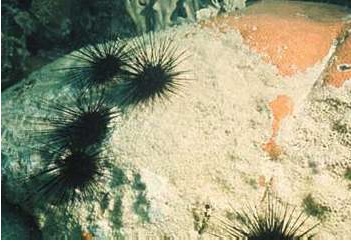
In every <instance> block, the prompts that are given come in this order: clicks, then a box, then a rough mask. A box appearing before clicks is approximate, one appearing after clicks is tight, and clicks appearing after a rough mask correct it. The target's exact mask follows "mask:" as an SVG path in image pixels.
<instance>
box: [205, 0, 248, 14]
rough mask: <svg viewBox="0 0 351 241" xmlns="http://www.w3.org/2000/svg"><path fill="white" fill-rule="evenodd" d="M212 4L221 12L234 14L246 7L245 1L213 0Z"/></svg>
mask: <svg viewBox="0 0 351 241" xmlns="http://www.w3.org/2000/svg"><path fill="white" fill-rule="evenodd" d="M211 3H212V5H213V6H215V7H216V8H217V9H219V11H220V12H232V11H234V10H237V9H239V8H244V7H245V1H242V0H211Z"/></svg>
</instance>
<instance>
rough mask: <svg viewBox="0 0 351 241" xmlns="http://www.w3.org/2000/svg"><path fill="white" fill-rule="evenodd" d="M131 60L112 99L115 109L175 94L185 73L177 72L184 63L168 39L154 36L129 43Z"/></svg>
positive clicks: (151, 34)
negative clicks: (131, 49) (117, 106)
mask: <svg viewBox="0 0 351 241" xmlns="http://www.w3.org/2000/svg"><path fill="white" fill-rule="evenodd" d="M132 46H133V52H134V54H133V59H132V61H131V64H130V66H129V67H130V70H129V74H128V75H127V77H126V78H125V79H124V80H123V81H121V82H120V84H119V85H118V89H117V93H116V97H117V102H118V104H119V106H121V107H128V106H136V105H138V104H153V103H154V102H155V101H156V99H159V100H161V102H162V101H164V100H167V99H169V97H170V96H171V95H174V94H177V91H178V89H179V88H180V87H181V86H182V85H183V80H186V78H185V77H184V76H183V74H184V73H185V72H187V71H185V70H178V67H179V64H180V63H181V62H182V61H183V60H184V59H185V51H179V48H178V46H177V44H175V42H174V40H173V38H172V37H171V36H168V37H160V38H158V37H156V35H155V34H154V33H152V32H151V33H149V34H148V35H146V36H145V35H143V36H141V37H139V38H136V39H134V41H133V45H132Z"/></svg>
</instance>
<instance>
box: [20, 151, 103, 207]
mask: <svg viewBox="0 0 351 241" xmlns="http://www.w3.org/2000/svg"><path fill="white" fill-rule="evenodd" d="M47 148H48V149H47V151H50V152H53V153H52V156H53V157H52V159H51V160H49V161H47V160H46V161H47V162H48V164H47V165H45V167H44V168H43V170H41V171H39V172H37V173H34V174H32V175H30V176H29V177H28V178H27V180H28V181H30V184H31V185H32V188H31V192H30V195H29V197H28V199H27V200H31V201H32V202H33V203H36V202H38V203H42V202H44V203H49V204H52V205H55V206H60V207H61V206H65V207H67V206H72V205H75V204H77V203H85V202H87V201H93V200H97V199H98V196H99V194H100V193H102V191H103V190H104V185H105V183H106V181H107V179H108V177H109V172H108V167H109V164H108V162H109V157H107V156H103V154H102V152H103V151H102V149H97V150H93V149H79V150H78V149H76V150H65V151H62V150H57V149H55V148H54V147H50V146H49V147H47Z"/></svg>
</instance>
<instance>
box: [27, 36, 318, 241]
mask: <svg viewBox="0 0 351 241" xmlns="http://www.w3.org/2000/svg"><path fill="white" fill-rule="evenodd" d="M71 56H72V57H73V58H74V59H75V61H76V64H75V65H73V66H71V67H69V68H65V69H64V70H65V71H67V72H66V73H67V77H68V78H67V80H68V81H69V82H70V83H71V84H73V85H74V86H75V87H78V89H79V90H80V93H81V94H78V95H77V96H75V97H74V98H73V99H72V101H71V102H72V104H71V105H70V106H67V105H64V104H61V103H59V102H57V103H54V104H49V105H48V107H49V108H48V111H50V117H48V118H45V123H46V124H49V128H47V129H45V130H42V131H40V132H38V133H37V134H38V135H39V137H40V138H43V139H44V140H45V146H46V147H45V148H44V152H46V153H45V154H47V155H46V156H48V157H49V161H48V164H47V165H46V167H45V168H44V170H42V171H41V172H39V173H36V174H35V175H33V176H31V177H30V180H32V181H33V182H36V184H35V187H36V188H35V189H34V193H33V194H32V195H31V198H35V199H36V200H44V201H45V202H50V203H52V204H54V205H72V204H75V203H77V202H78V203H80V202H85V201H88V200H92V199H94V198H97V196H98V194H99V193H100V191H101V190H102V189H103V186H104V182H105V181H106V178H108V172H106V170H107V169H108V160H109V157H108V156H104V155H103V150H104V148H103V143H104V142H105V141H106V140H107V139H108V137H109V134H110V133H111V130H112V129H111V128H112V127H111V123H112V122H113V120H114V119H115V118H116V117H117V116H118V114H119V112H118V111H117V110H116V109H115V107H114V106H111V103H115V104H116V105H117V107H119V108H125V107H133V106H136V105H139V104H154V103H155V102H156V100H160V101H164V100H167V99H168V98H169V97H170V95H172V94H175V93H176V91H177V89H178V87H180V86H181V85H182V81H181V80H184V78H183V77H182V75H183V73H184V72H185V71H178V70H177V67H178V65H179V63H180V62H181V61H182V60H183V57H184V52H180V51H178V48H177V46H176V45H174V43H173V41H172V39H171V38H164V39H161V40H157V39H156V38H155V36H154V35H153V34H149V35H148V36H147V37H145V36H142V37H140V38H137V39H135V40H134V41H132V44H131V45H128V43H127V42H126V41H124V40H120V39H119V38H115V37H113V38H110V39H109V40H106V41H104V42H102V43H96V44H93V45H88V46H86V47H83V48H82V49H80V50H78V51H77V52H75V53H73V54H72V55H71ZM106 88H108V89H110V90H111V89H112V90H113V92H112V93H113V100H114V101H112V102H111V101H110V99H109V98H107V97H106V96H105V90H106ZM92 90H96V91H92ZM296 214H297V215H296ZM237 216H238V217H239V220H241V221H240V222H239V223H238V224H237V223H235V222H230V221H228V220H227V221H223V220H222V221H221V226H222V228H223V229H224V231H225V233H226V237H229V238H232V239H255V240H257V239H258V240H262V239H271V240H274V239H281V240H285V239H302V238H304V237H307V238H311V237H312V235H311V231H312V230H313V229H314V228H315V226H316V225H313V226H311V227H309V228H307V229H304V225H305V223H306V220H307V218H308V217H307V218H303V217H302V216H303V214H302V212H301V213H297V212H295V209H292V210H291V209H289V207H288V206H286V205H285V206H282V205H281V204H279V203H278V202H277V201H276V199H275V200H273V201H272V200H271V199H269V201H268V204H267V207H266V209H265V211H264V212H263V213H259V212H258V211H257V209H256V210H253V209H251V210H250V211H249V212H237Z"/></svg>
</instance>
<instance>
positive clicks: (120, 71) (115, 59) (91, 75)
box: [63, 36, 132, 89]
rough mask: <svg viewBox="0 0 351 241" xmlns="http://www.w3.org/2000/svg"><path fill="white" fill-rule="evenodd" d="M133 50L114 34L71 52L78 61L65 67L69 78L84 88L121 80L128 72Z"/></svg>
mask: <svg viewBox="0 0 351 241" xmlns="http://www.w3.org/2000/svg"><path fill="white" fill-rule="evenodd" d="M131 54H132V51H131V50H130V48H129V47H128V45H127V44H126V42H125V41H123V40H121V39H119V38H118V37H116V36H112V37H110V38H108V39H106V40H104V41H103V42H102V43H96V44H90V45H87V46H85V47H83V48H81V49H79V50H78V51H76V52H74V53H73V54H71V57H73V59H74V60H76V61H77V63H76V64H75V65H73V66H72V67H68V68H64V69H63V70H65V71H67V75H68V79H69V81H71V82H72V83H73V84H76V85H78V86H79V87H81V88H83V89H90V88H91V87H93V86H95V87H97V86H104V85H106V84H108V83H111V82H114V81H117V82H118V81H119V80H120V78H122V77H123V76H124V75H125V74H127V66H128V63H129V60H130V58H131Z"/></svg>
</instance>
